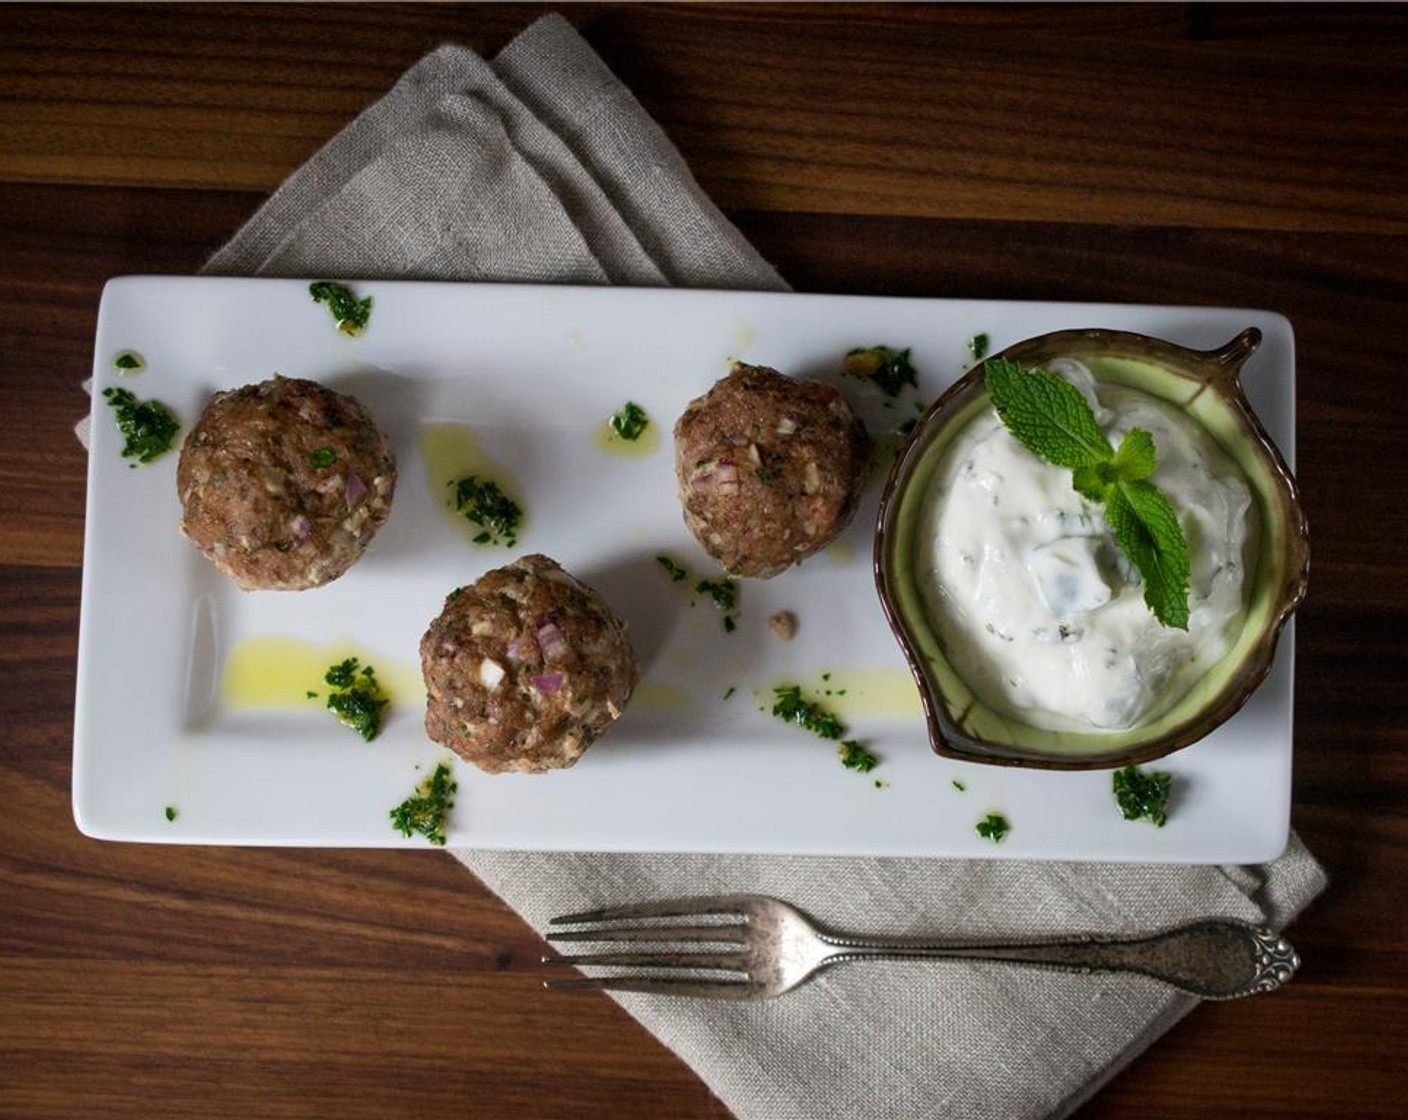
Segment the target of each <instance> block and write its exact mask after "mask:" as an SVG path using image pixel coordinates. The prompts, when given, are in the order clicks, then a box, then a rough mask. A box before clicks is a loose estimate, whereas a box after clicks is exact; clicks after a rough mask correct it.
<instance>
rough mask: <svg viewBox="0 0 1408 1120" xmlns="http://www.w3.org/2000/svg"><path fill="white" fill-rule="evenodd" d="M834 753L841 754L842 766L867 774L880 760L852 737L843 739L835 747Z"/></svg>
mask: <svg viewBox="0 0 1408 1120" xmlns="http://www.w3.org/2000/svg"><path fill="white" fill-rule="evenodd" d="M836 753H837V754H838V755H840V756H841V765H842V766H844V767H845V768H846V769H847V770H855V771H858V772H859V773H861V774H868V773H870V771H872V770H874V769H875V768H876V767H877V766H879V765H880V760H879V759H878V758H876V757H875V756H874V755H873V754H871V753H870V752H869V751H868V750H866V749H865V748H864V747H863V746H861V745H860V744H859V743H857V742H856V741H855V740H854V739H847V740H845V741H844V742H843V743H842V744H841V745H840V746H839V747H837V748H836Z"/></svg>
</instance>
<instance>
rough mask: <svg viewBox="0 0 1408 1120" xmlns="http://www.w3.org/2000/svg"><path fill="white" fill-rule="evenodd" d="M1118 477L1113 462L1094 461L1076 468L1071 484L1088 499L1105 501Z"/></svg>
mask: <svg viewBox="0 0 1408 1120" xmlns="http://www.w3.org/2000/svg"><path fill="white" fill-rule="evenodd" d="M1116 477H1117V476H1116V475H1115V469H1114V466H1113V464H1112V463H1092V464H1090V465H1089V466H1085V467H1077V468H1076V469H1075V471H1074V473H1073V474H1072V475H1071V485H1072V486H1074V487H1075V489H1076V493H1077V494H1079V495H1080V496H1081V497H1082V498H1085V499H1086V500H1087V501H1091V502H1100V503H1103V502H1104V501H1105V498H1106V497H1107V496H1108V495H1109V493H1110V487H1111V486H1113V485H1114V483H1115V481H1116Z"/></svg>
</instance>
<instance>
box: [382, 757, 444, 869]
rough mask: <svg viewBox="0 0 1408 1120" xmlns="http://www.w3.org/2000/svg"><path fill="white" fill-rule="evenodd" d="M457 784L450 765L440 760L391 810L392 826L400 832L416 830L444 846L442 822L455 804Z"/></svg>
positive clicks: (415, 831) (411, 834) (413, 833)
mask: <svg viewBox="0 0 1408 1120" xmlns="http://www.w3.org/2000/svg"><path fill="white" fill-rule="evenodd" d="M458 788H459V785H458V783H457V782H456V781H455V779H454V775H453V772H452V771H451V770H450V767H449V766H448V765H447V764H446V763H443V762H442V763H440V764H439V765H438V766H436V767H435V773H433V774H431V775H430V777H428V778H426V779H425V780H424V781H423V782H421V783H420V784H419V785H417V786H416V790H415V793H413V794H412V795H411V796H410V797H408V798H406V800H405V801H403V802H401V804H399V805H397V806H396V808H394V809H392V810H391V814H390V815H391V827H392V828H394V829H395V830H396V831H397V832H399V833H400V834H401V835H402V836H414V835H416V834H419V835H421V836H424V837H425V838H426V839H427V840H429V841H430V842H431V843H432V844H434V845H436V846H437V847H441V848H443V847H444V846H445V822H446V821H447V819H448V818H449V815H450V810H451V809H453V808H454V807H455V802H454V794H455V791H456V790H457V789H458Z"/></svg>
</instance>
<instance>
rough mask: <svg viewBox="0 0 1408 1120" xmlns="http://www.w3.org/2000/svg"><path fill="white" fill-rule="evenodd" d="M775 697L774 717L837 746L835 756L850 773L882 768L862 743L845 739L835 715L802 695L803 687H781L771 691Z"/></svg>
mask: <svg viewBox="0 0 1408 1120" xmlns="http://www.w3.org/2000/svg"><path fill="white" fill-rule="evenodd" d="M828 676H829V674H828ZM772 694H773V705H772V714H773V715H774V716H776V717H777V718H778V719H780V720H784V721H785V722H787V723H793V724H796V725H797V726H798V727H800V728H802V729H804V730H806V731H810V732H811V733H812V734H813V735H815V736H817V738H819V739H826V740H828V741H830V742H833V743H836V744H837V746H836V754H837V756H838V757H839V758H840V759H841V765H842V766H844V767H845V768H846V769H847V770H854V771H856V772H857V773H860V774H868V773H870V771H872V770H874V769H875V768H876V767H877V766H879V765H880V759H879V758H877V757H876V756H875V755H874V754H872V753H871V752H870V751H869V750H867V749H866V747H865V745H864V744H863V743H860V742H857V741H856V740H855V739H847V738H846V725H845V724H844V723H842V722H841V720H840V719H839V718H838V717H837V715H836V713H835V712H832V711H830V710H829V709H827V708H826V707H825V706H823V705H822V704H820V703H818V702H817V701H815V700H811V699H809V698H807V697H806V696H804V695H802V686H801V685H796V684H783V685H778V686H777V687H776V688H774V689H773V690H772ZM827 695H830V693H829V692H828V693H827Z"/></svg>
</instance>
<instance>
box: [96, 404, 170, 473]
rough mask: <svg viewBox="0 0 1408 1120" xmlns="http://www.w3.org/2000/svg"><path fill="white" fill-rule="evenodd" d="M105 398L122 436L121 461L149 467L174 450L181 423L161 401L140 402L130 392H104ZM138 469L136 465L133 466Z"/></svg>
mask: <svg viewBox="0 0 1408 1120" xmlns="http://www.w3.org/2000/svg"><path fill="white" fill-rule="evenodd" d="M103 396H104V397H105V398H106V399H107V402H108V404H110V405H111V406H112V408H113V411H114V412H115V413H116V419H117V430H118V431H119V432H121V433H122V436H123V439H124V441H125V442H124V443H123V445H122V457H123V458H124V459H136V460H137V462H138V463H150V462H151V461H152V460H153V459H155V458H157V457H158V456H161V455H164V454H165V453H166V452H168V451H170V450H171V444H172V441H173V440H174V439H175V438H176V433H177V432H179V431H180V430H181V425H180V422H179V421H177V419H176V417H175V416H174V415H173V414H172V412H171V410H170V409H169V408H167V407H166V406H165V405H164V404H162V403H161V402H160V401H139V400H138V399H137V398H136V396H134V395H133V394H132V393H131V392H130V391H129V390H127V389H104V390H103ZM132 465H133V466H136V463H134V464H132Z"/></svg>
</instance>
